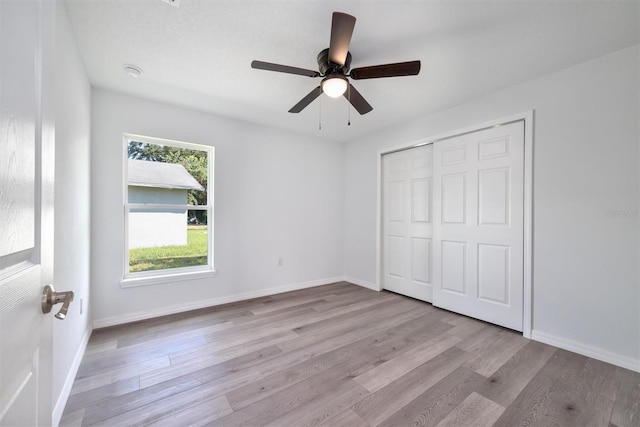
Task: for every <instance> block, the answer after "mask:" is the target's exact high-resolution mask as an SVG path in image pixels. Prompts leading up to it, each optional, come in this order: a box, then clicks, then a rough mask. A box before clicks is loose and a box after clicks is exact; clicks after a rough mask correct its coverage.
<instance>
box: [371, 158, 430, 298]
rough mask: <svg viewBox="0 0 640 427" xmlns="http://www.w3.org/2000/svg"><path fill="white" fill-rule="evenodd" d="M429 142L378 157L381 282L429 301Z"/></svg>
mask: <svg viewBox="0 0 640 427" xmlns="http://www.w3.org/2000/svg"><path fill="white" fill-rule="evenodd" d="M432 158H433V148H432V147H431V145H425V146H421V147H416V148H412V149H408V150H403V151H399V152H395V153H391V154H385V155H384V156H383V157H382V206H383V210H382V260H383V261H382V287H383V288H384V289H388V290H390V291H393V292H397V293H400V294H403V295H407V296H410V297H413V298H417V299H420V300H423V301H429V302H430V301H431V299H432V289H431V288H432V287H431V257H432V253H431V252H432V250H431V246H432V245H431V243H432V224H431V223H432V218H431V216H432V213H431V185H432V182H431V181H432V163H433V162H432Z"/></svg>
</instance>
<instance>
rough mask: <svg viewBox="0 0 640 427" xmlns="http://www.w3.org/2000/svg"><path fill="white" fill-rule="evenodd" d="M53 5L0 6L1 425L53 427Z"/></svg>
mask: <svg viewBox="0 0 640 427" xmlns="http://www.w3.org/2000/svg"><path fill="white" fill-rule="evenodd" d="M54 17H55V3H54V2H50V1H45V0H21V1H3V0H0V67H1V68H0V425H1V426H36V425H38V426H47V425H51V406H52V402H51V370H52V362H51V348H52V345H51V339H52V333H51V319H52V316H51V315H48V316H46V315H44V314H43V313H42V308H41V295H42V290H43V285H46V284H49V283H51V280H52V278H53V179H54V169H53V163H54V156H53V144H54V128H53V123H54V120H53V110H52V108H51V107H52V99H51V91H52V80H51V74H52V73H51V71H52V70H51V65H52V59H53V56H52V55H53V23H54Z"/></svg>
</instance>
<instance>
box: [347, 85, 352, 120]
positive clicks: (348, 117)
mask: <svg viewBox="0 0 640 427" xmlns="http://www.w3.org/2000/svg"><path fill="white" fill-rule="evenodd" d="M347 98H349V102H347V126H351V85H349V86H347Z"/></svg>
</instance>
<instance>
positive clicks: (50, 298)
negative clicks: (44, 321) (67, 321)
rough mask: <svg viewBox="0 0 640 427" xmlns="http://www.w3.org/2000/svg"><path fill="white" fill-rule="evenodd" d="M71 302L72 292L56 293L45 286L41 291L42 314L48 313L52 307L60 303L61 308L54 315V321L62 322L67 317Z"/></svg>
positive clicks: (51, 288) (49, 286)
mask: <svg viewBox="0 0 640 427" xmlns="http://www.w3.org/2000/svg"><path fill="white" fill-rule="evenodd" d="M71 301H73V291H66V292H56V291H55V290H54V289H53V286H51V285H47V286H45V287H44V289H43V290H42V312H43V313H48V312H50V311H51V308H52V307H53V306H54V305H56V304H59V303H62V308H61V309H60V311H59V312H57V313H56V315H55V317H56V319H60V320H64V318H65V317H67V311H69V304H71Z"/></svg>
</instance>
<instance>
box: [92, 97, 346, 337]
mask: <svg viewBox="0 0 640 427" xmlns="http://www.w3.org/2000/svg"><path fill="white" fill-rule="evenodd" d="M291 119H292V120H295V117H292V118H291ZM123 133H132V134H139V135H145V136H150V137H158V138H166V139H172V140H178V141H185V142H193V143H197V144H204V145H213V146H215V148H216V152H215V183H214V226H215V241H214V242H215V248H214V251H215V267H216V270H217V275H216V276H215V277H214V278H210V279H199V280H183V281H181V282H176V283H165V284H159V285H151V286H142V287H133V288H121V287H120V285H119V282H120V280H121V279H122V274H123V258H124V253H123V250H124V245H123V239H124V234H123V208H122V200H123V193H122V192H123V188H122V167H123V146H122V144H123V142H122V134H123ZM91 134H92V150H91V159H92V160H91V170H92V181H91V195H92V198H91V206H92V227H91V236H92V247H91V281H92V302H93V305H92V310H93V315H94V320H95V324H96V326H104V325H108V324H114V323H118V322H121V321H127V320H132V319H136V318H140V317H144V316H145V315H153V314H159V313H162V312H170V311H174V310H178V309H185V308H189V307H195V306H201V305H206V304H210V303H214V302H216V301H222V300H225V299H232V298H235V297H238V296H249V295H255V294H260V293H266V292H270V291H272V290H275V289H277V288H281V287H285V286H289V285H293V286H303V285H305V284H309V282H311V283H317V284H319V283H324V282H326V281H327V280H329V281H330V280H333V279H335V278H340V277H341V276H342V273H343V253H342V248H343V211H344V208H343V203H344V190H343V183H344V169H343V166H344V145H343V144H339V143H333V142H327V141H325V140H322V139H320V138H317V139H316V138H309V137H304V136H297V135H294V134H291V133H287V132H283V131H278V130H274V129H271V128H267V127H263V126H257V125H252V124H249V123H244V122H240V121H235V120H230V119H225V118H222V117H218V116H215V115H211V114H207V113H202V112H198V111H194V110H188V109H185V108H179V107H175V106H170V105H166V104H161V103H157V102H152V101H149V100H144V99H140V98H134V97H129V96H125V95H120V94H116V93H112V92H108V91H104V90H99V89H94V90H93V92H92V131H91ZM319 136H321V133H319ZM280 257H282V258H283V261H284V265H283V266H282V267H278V265H277V263H278V258H280Z"/></svg>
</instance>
